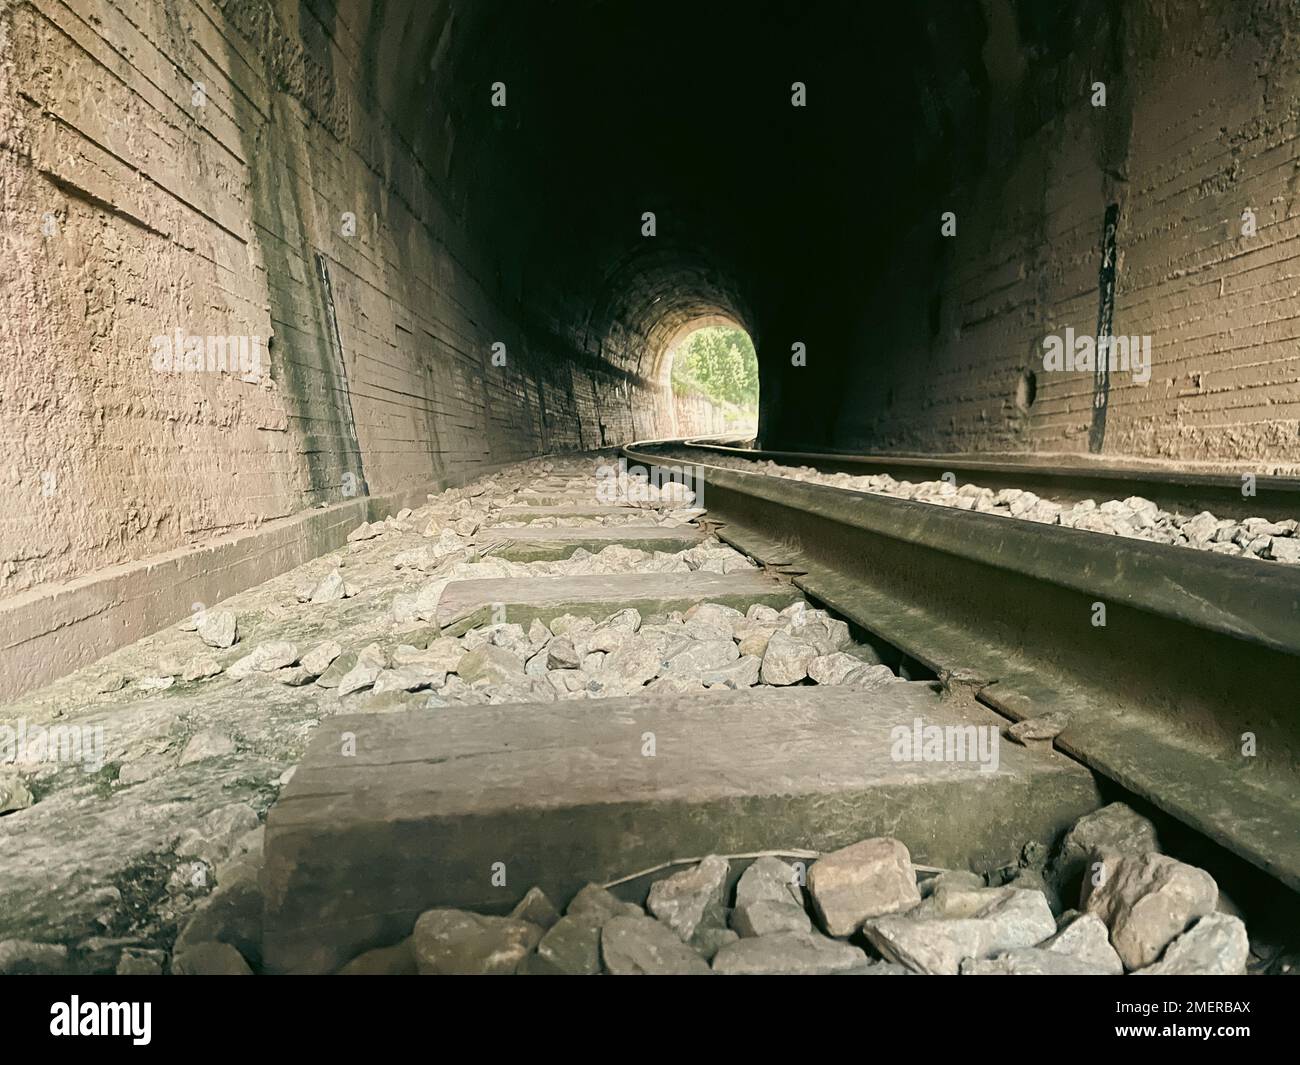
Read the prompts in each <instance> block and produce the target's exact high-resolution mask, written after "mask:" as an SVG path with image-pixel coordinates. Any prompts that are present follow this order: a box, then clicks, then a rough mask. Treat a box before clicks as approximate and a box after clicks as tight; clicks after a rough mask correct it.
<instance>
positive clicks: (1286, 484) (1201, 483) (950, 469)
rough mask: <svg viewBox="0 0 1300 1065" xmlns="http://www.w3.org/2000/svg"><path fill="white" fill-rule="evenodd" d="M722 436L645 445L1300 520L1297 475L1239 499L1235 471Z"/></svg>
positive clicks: (1072, 499)
mask: <svg viewBox="0 0 1300 1065" xmlns="http://www.w3.org/2000/svg"><path fill="white" fill-rule="evenodd" d="M722 439H723V438H705V437H701V438H693V439H685V440H672V441H653V442H646V443H647V444H654V445H657V446H660V447H668V448H674V449H689V450H691V451H694V452H700V453H702V454H705V455H710V454H711V455H726V456H731V457H734V458H742V459H752V460H754V461H758V462H768V461H771V462H776V463H778V464H780V465H783V466H811V467H812V468H813V469H816V470H819V471H821V472H823V473H848V474H853V475H854V476H866V475H869V474H873V473H887V474H889V475H890V476H892V477H895V478H896V479H898V480H900V481H904V480H908V481H913V482H916V481H937V480H939V479H940V478H941V477H942V476H943V474H945V473H952V474H953V475H954V476H955V477H956V478H957V482H958V483H959V484H964V483H968V482H969V483H974V484H978V485H980V486H981V487H984V488H992V489H994V490H995V491H996V490H999V489H1002V488H1021V489H1025V490H1027V491H1031V492H1034V493H1035V494H1036V495H1040V496H1042V497H1043V498H1045V499H1053V500H1056V501H1058V502H1061V503H1077V502H1079V501H1081V500H1084V499H1095V500H1096V501H1097V502H1099V503H1100V502H1102V501H1104V500H1107V499H1124V498H1127V497H1128V496H1141V497H1143V498H1145V499H1150V500H1151V501H1152V502H1154V503H1156V504H1157V505H1159V506H1160V507H1161V508H1162V509H1164V510H1169V511H1175V512H1181V513H1185V514H1195V513H1198V512H1199V511H1202V510H1208V511H1210V512H1211V513H1213V514H1214V515H1215V516H1216V517H1221V518H1248V517H1261V518H1269V519H1270V520H1273V521H1281V520H1284V519H1286V518H1300V477H1278V476H1273V475H1271V474H1258V475H1253V477H1254V479H1253V482H1252V483H1251V484H1250V485H1249V488H1250V490H1251V491H1252V492H1253V494H1249V495H1246V494H1243V487H1245V486H1246V485H1245V482H1243V479H1242V475H1241V474H1228V473H1182V472H1176V471H1169V470H1155V469H1144V468H1142V467H1132V466H1126V467H1116V466H1106V467H1101V466H1093V465H1090V464H1084V463H1079V464H1077V465H1053V466H1039V465H1033V466H1031V465H1028V464H1022V463H1019V462H998V461H993V460H971V459H964V458H961V457H960V456H947V457H934V456H928V455H847V454H841V453H838V452H801V451H766V450H761V449H755V448H743V447H735V446H732V445H730V444H726V443H723V442H721V441H722Z"/></svg>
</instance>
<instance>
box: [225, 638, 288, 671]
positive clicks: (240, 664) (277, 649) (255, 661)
mask: <svg viewBox="0 0 1300 1065" xmlns="http://www.w3.org/2000/svg"><path fill="white" fill-rule="evenodd" d="M297 661H298V648H297V647H295V646H294V645H293V644H291V643H289V641H287V640H272V641H271V642H270V643H264V644H260V645H259V646H257V647H255V648H254V649H253V650H252V651H251V652H249V653H248V654H246V655H244V657H243V658H241V659H239V660H238V661H237V662H235V663H234V664H233V665H231V666H230V668H229V669H227V670H226V676H228V677H232V678H233V679H235V680H242V679H243V678H244V677H247V676H249V675H251V674H253V673H274V672H275V671H276V670H277V669H283V668H284V667H285V666H291V665H293V664H294V663H295V662H297Z"/></svg>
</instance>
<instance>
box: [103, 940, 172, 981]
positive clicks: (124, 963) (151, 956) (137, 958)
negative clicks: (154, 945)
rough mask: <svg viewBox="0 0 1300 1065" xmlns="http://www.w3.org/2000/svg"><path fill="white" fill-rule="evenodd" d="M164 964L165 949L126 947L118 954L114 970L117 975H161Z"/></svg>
mask: <svg viewBox="0 0 1300 1065" xmlns="http://www.w3.org/2000/svg"><path fill="white" fill-rule="evenodd" d="M166 964H167V953H166V951H162V950H147V949H143V948H140V947H127V948H125V949H124V950H123V951H122V953H121V954H120V955H119V956H118V959H117V969H116V972H117V975H118V976H161V975H162V971H163V966H164V965H166Z"/></svg>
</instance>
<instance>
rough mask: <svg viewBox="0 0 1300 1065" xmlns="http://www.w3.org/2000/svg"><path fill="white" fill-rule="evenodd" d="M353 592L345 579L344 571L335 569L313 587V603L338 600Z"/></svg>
mask: <svg viewBox="0 0 1300 1065" xmlns="http://www.w3.org/2000/svg"><path fill="white" fill-rule="evenodd" d="M351 594H352V592H351V589H350V588H348V586H347V584H346V583H344V581H343V575H342V573H341V572H339V571H338V570H334V571H333V572H330V573H328V575H326V576H325V577H324V579H322V580H321V583H320V584H317V585H316V586H315V588H313V589H312V603H313V605H315V603H331V602H338V601H339V599H346V598H347V597H348V596H351Z"/></svg>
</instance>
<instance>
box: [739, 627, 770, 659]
mask: <svg viewBox="0 0 1300 1065" xmlns="http://www.w3.org/2000/svg"><path fill="white" fill-rule="evenodd" d="M775 632H776V626H775V625H769V624H763V623H761V622H753V623H750V624H748V625H745V626H743V627H739V628H738V629H737V630H736V636H737V637H738V646H737V648H736V649H737V650H738V651H739V652H740V653H741V654H742V655H744V656H749V655H753V656H754V657H755V658H760V659H761V658H762V657H763V655H764V654H766V653H767V645H768V643H769V642H771V639H772V635H773V633H775Z"/></svg>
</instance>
